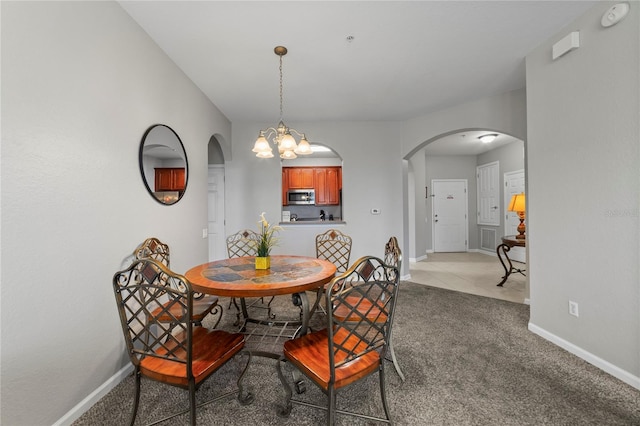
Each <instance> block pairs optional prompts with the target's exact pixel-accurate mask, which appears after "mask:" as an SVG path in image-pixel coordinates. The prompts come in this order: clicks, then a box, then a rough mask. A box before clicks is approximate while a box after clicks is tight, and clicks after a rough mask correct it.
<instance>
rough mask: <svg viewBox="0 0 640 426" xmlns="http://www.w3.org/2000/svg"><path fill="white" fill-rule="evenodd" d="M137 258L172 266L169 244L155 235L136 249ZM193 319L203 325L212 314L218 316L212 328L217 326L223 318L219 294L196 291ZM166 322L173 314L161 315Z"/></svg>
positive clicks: (134, 254) (135, 256)
mask: <svg viewBox="0 0 640 426" xmlns="http://www.w3.org/2000/svg"><path fill="white" fill-rule="evenodd" d="M133 256H134V258H135V259H153V260H155V261H157V262H160V263H162V264H163V265H164V266H166V267H167V268H171V264H170V256H169V245H168V244H165V243H163V242H162V241H160V240H159V239H157V238H155V237H151V238H147V239H146V240H144V241H143V242H142V244H140V245H139V246H138V247H137V248H136V249H135V250H134V251H133ZM193 299H194V300H193V311H192V315H193V316H192V320H193V322H194V323H196V325H202V321H203V320H204V318H205V317H206V316H207V315H209V314H212V315H214V316H215V317H216V321H215V323H214V324H213V327H212V328H215V327H216V326H217V325H218V323H219V322H220V319H222V306H220V305H218V296H213V295H205V294H202V293H194V296H193ZM160 318H161V319H164V321H166V322H171V321H172V316H171V315H169V313H167V314H166V315H164V316H162V317H160Z"/></svg>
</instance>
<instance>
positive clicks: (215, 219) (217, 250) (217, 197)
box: [207, 166, 227, 262]
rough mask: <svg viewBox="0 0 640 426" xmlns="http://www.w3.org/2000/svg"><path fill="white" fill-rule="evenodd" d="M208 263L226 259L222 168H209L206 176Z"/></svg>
mask: <svg viewBox="0 0 640 426" xmlns="http://www.w3.org/2000/svg"><path fill="white" fill-rule="evenodd" d="M208 188H209V192H208V203H207V205H208V223H207V227H208V231H209V235H208V236H209V262H212V261H214V260H219V259H225V258H226V257H227V246H226V241H225V238H226V237H225V228H224V220H225V218H224V166H209V176H208Z"/></svg>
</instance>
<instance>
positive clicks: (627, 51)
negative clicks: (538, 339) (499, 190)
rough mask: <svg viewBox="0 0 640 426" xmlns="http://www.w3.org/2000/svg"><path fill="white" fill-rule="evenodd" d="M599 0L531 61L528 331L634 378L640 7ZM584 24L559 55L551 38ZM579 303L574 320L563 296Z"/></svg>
mask: <svg viewBox="0 0 640 426" xmlns="http://www.w3.org/2000/svg"><path fill="white" fill-rule="evenodd" d="M631 3H632V5H631V11H630V13H629V15H628V16H627V17H626V19H625V20H623V21H621V22H620V23H618V24H617V25H615V26H613V27H609V28H603V27H602V26H601V25H600V19H601V17H602V15H603V14H604V12H605V11H606V10H607V9H608V8H609V7H610V6H611V5H612V4H614V3H611V2H603V3H602V4H598V5H597V6H595V7H594V8H592V9H591V10H590V11H589V12H588V13H586V14H585V15H584V16H583V17H581V18H580V19H578V20H576V21H575V22H573V23H572V24H571V25H568V26H567V27H566V28H565V29H564V30H563V31H561V32H560V33H558V34H557V35H556V36H554V37H551V38H550V39H549V40H548V41H547V42H546V43H544V44H542V45H541V46H540V47H538V48H537V49H535V50H534V51H533V52H532V53H531V54H529V55H528V56H527V59H526V65H527V68H526V71H527V111H528V137H527V158H528V179H529V182H528V189H529V192H528V198H527V210H528V216H527V217H528V230H529V232H528V233H527V234H528V236H529V237H528V238H529V271H530V275H529V279H530V286H531V320H530V321H531V322H530V328H531V329H532V330H533V331H535V332H536V333H539V334H541V335H543V336H544V337H546V338H548V339H550V340H552V341H554V342H556V343H558V344H560V345H561V346H564V347H566V348H567V349H569V350H571V351H572V352H575V353H578V354H580V356H583V357H584V358H586V359H588V360H590V361H591V362H593V363H595V364H596V365H599V366H601V367H602V368H608V369H609V371H612V372H613V373H614V374H616V375H617V376H618V377H620V378H622V379H623V380H625V381H627V382H629V383H632V384H633V385H634V386H636V387H640V379H639V376H640V306H639V301H640V286H639V285H638V282H639V279H638V265H639V264H640V262H639V260H640V252H639V250H638V247H639V244H638V236H639V235H640V232H639V231H640V227H639V223H638V222H639V216H640V214H639V205H640V204H639V202H640V200H639V194H640V182H639V178H638V171H639V170H640V155H639V142H638V135H640V124H639V120H638V117H639V116H640V107H639V100H640V97H639V94H640V87H639V82H640V58H639V53H640V47H639V40H640V15H639V12H640V7H638V6H639V5H638V3H637V2H631ZM571 31H580V44H581V46H580V48H578V49H577V50H574V51H572V52H569V53H568V54H566V55H565V56H563V57H561V58H560V59H557V60H555V61H552V60H551V48H552V45H553V44H554V43H556V42H557V41H558V40H560V39H561V38H563V37H564V36H566V35H567V34H568V33H569V32H571ZM569 300H572V301H575V302H578V304H579V313H580V316H579V317H578V318H576V317H573V316H570V315H569V314H568V301H569Z"/></svg>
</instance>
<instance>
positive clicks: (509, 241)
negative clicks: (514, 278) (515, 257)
mask: <svg viewBox="0 0 640 426" xmlns="http://www.w3.org/2000/svg"><path fill="white" fill-rule="evenodd" d="M514 246H515V247H526V246H527V244H526V240H525V239H518V238H516V236H515V235H507V236H505V237H502V244H500V245H499V246H498V248H496V253H497V254H498V259H500V263H502V267H503V268H504V276H503V277H502V281H500V283H499V284H498V287H502V285H503V284H504V283H505V282H506V281H507V278H509V275H511V274H512V273H514V272H517V273H519V274H522V275H524V276H525V277H526V275H525V271H526V270H525V269H519V268H514V266H513V263H511V259H509V250H511V247H514ZM505 259H506V261H507V263H505ZM507 264H508V265H509V267H507Z"/></svg>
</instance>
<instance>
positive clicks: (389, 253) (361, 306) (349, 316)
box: [333, 237, 405, 382]
mask: <svg viewBox="0 0 640 426" xmlns="http://www.w3.org/2000/svg"><path fill="white" fill-rule="evenodd" d="M384 263H385V265H388V266H393V267H395V268H396V269H397V271H398V273H400V267H401V266H402V251H401V250H400V246H399V245H398V239H397V238H396V237H391V238H389V241H387V243H386V244H385V246H384ZM356 297H358V296H357V295H353V296H349V298H350V300H349V303H347V304H345V305H341V306H337V307H336V309H335V310H334V313H333V314H334V315H335V316H336V317H337V318H338V319H339V320H340V321H350V320H354V319H356V320H357V316H358V315H367V316H369V317H370V318H372V319H375V318H380V317H379V316H378V315H379V312H378V309H377V307H375V306H371V305H370V304H369V302H368V301H367V300H362V301H360V302H359V303H358V304H357V306H358V309H357V312H353V310H352V309H351V306H354V305H355V304H356V303H357V301H356V300H354V298H356ZM388 356H389V357H390V359H389V361H391V362H392V363H393V366H394V367H395V369H396V372H397V373H398V376H400V379H401V380H402V381H403V382H404V380H405V377H404V374H403V373H402V370H400V365H399V364H398V359H397V358H396V353H395V350H394V349H393V336H389V350H388Z"/></svg>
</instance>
